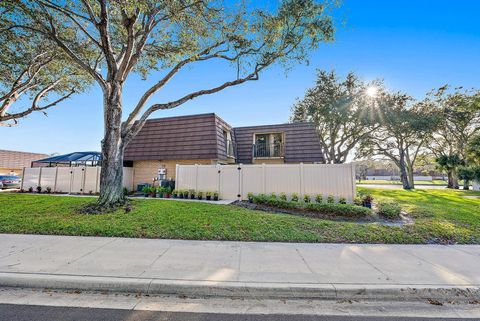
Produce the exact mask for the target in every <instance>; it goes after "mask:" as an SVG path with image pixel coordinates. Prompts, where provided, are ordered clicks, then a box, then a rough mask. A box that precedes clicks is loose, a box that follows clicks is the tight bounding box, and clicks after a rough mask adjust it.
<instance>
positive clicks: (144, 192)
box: [142, 185, 150, 194]
mask: <svg viewBox="0 0 480 321" xmlns="http://www.w3.org/2000/svg"><path fill="white" fill-rule="evenodd" d="M142 193H143V194H148V193H150V186H148V185H145V186H143V187H142Z"/></svg>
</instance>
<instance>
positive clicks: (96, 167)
mask: <svg viewBox="0 0 480 321" xmlns="http://www.w3.org/2000/svg"><path fill="white" fill-rule="evenodd" d="M98 168H99V167H98V166H95V169H96V170H97V172H96V173H95V194H97V193H98V186H99V182H98V179H99V177H98ZM122 170H123V168H122ZM124 174H125V173H124Z"/></svg>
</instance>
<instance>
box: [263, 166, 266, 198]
mask: <svg viewBox="0 0 480 321" xmlns="http://www.w3.org/2000/svg"><path fill="white" fill-rule="evenodd" d="M262 176H263V177H262V182H263V188H262V190H263V194H265V193H267V165H265V163H263V164H262Z"/></svg>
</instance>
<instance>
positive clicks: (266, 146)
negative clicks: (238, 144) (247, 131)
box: [253, 133, 283, 157]
mask: <svg viewBox="0 0 480 321" xmlns="http://www.w3.org/2000/svg"><path fill="white" fill-rule="evenodd" d="M254 137H255V138H254V145H253V146H254V149H253V150H254V157H283V134H282V133H267V134H255V136H254Z"/></svg>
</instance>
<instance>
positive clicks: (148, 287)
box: [0, 273, 480, 301]
mask: <svg viewBox="0 0 480 321" xmlns="http://www.w3.org/2000/svg"><path fill="white" fill-rule="evenodd" d="M0 287H19V288H36V289H39V288H40V289H51V290H79V291H93V292H104V291H108V292H123V293H141V294H164V295H179V296H186V297H212V296H214V297H227V298H264V299H324V300H329V299H331V300H360V299H361V300H395V301H413V300H428V299H430V300H440V301H450V300H455V301H478V300H480V287H479V286H461V285H460V286H446V285H383V284H368V285H367V284H305V283H254V282H217V281H186V280H165V279H152V278H130V277H102V276H82V275H63V274H55V275H53V274H29V273H0Z"/></svg>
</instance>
